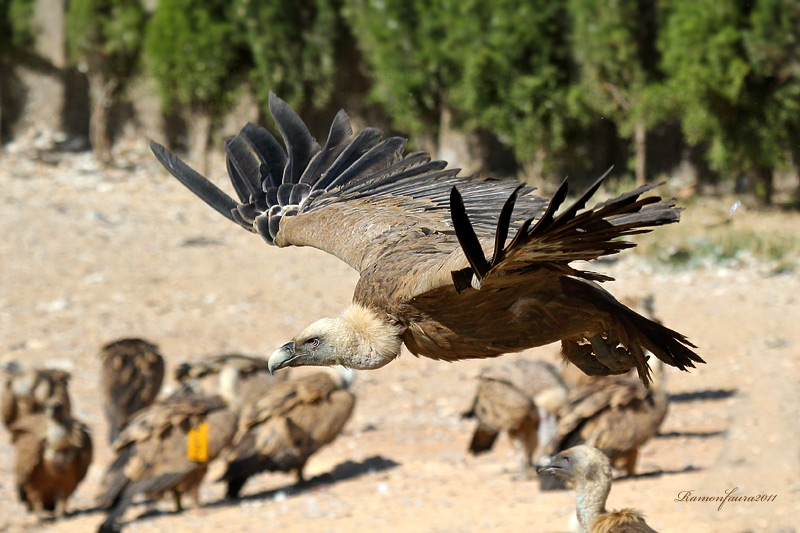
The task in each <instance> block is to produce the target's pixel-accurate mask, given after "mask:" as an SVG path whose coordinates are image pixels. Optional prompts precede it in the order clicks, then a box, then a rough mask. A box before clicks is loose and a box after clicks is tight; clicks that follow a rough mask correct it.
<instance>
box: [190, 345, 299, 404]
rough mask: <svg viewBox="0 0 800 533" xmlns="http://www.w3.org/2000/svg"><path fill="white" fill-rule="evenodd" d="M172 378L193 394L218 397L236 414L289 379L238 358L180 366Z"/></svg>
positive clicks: (223, 357) (251, 359)
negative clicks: (192, 391)
mask: <svg viewBox="0 0 800 533" xmlns="http://www.w3.org/2000/svg"><path fill="white" fill-rule="evenodd" d="M174 375H175V380H176V381H177V382H178V383H181V384H183V385H188V386H189V387H190V388H191V389H192V390H194V391H196V392H199V393H202V394H206V395H209V396H213V395H215V394H218V395H220V396H222V397H223V398H225V400H226V401H227V402H228V406H229V408H231V409H234V410H237V411H238V410H240V409H241V408H242V406H243V405H244V404H248V403H253V402H255V401H256V400H257V399H258V398H260V397H261V395H262V394H263V393H264V392H265V391H266V390H267V389H269V388H270V387H272V386H273V385H274V384H276V383H278V382H281V381H285V380H286V379H287V378H288V377H289V375H288V373H279V374H276V375H273V374H271V373H270V371H269V365H268V363H267V361H265V360H264V359H259V358H257V357H248V356H246V355H238V354H228V355H217V356H213V357H208V358H206V359H202V360H199V361H192V362H186V363H181V364H180V365H178V367H177V368H176V369H175V374H174Z"/></svg>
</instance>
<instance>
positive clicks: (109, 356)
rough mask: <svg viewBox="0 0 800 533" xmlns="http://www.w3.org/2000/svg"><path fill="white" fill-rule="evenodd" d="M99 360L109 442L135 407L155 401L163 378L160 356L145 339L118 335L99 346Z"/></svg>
mask: <svg viewBox="0 0 800 533" xmlns="http://www.w3.org/2000/svg"><path fill="white" fill-rule="evenodd" d="M100 360H101V362H102V373H101V386H102V391H103V399H104V402H105V404H104V406H105V412H106V418H108V425H109V442H113V441H114V439H116V438H117V435H119V432H120V431H121V430H122V429H123V428H124V427H125V426H126V425H127V424H128V421H129V420H130V418H131V417H132V416H133V415H134V414H135V413H136V412H137V411H139V410H140V409H143V408H145V407H147V406H148V405H150V404H152V403H153V402H154V401H155V399H156V396H157V395H158V391H159V390H161V384H162V382H163V381H164V358H163V357H162V356H161V354H160V353H159V352H158V347H157V346H155V345H154V344H151V343H149V342H147V341H145V340H142V339H119V340H117V341H114V342H111V343H109V344H107V345H105V346H103V348H102V349H101V350H100Z"/></svg>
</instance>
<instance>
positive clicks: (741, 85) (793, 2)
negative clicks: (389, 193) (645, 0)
mask: <svg viewBox="0 0 800 533" xmlns="http://www.w3.org/2000/svg"><path fill="white" fill-rule="evenodd" d="M798 27H800V7H799V6H798V1H797V0H760V1H758V2H715V1H713V0H673V1H672V2H670V3H669V9H668V11H667V17H666V21H665V26H664V31H663V32H662V35H661V38H660V47H661V50H662V53H663V67H664V70H665V72H666V73H667V74H668V75H669V77H670V79H669V85H670V87H671V92H672V93H673V94H674V95H675V98H676V99H677V101H678V102H679V105H680V115H681V117H682V127H683V130H684V133H685V135H686V137H687V139H688V140H689V142H692V143H705V144H707V145H708V146H709V150H708V159H709V163H710V164H711V165H712V167H713V168H715V169H717V170H719V171H721V172H723V173H727V174H728V175H730V176H732V177H738V176H739V175H741V174H743V175H744V176H746V177H747V178H748V179H749V182H750V184H751V188H752V190H753V191H754V192H755V193H756V194H757V196H758V197H759V198H761V199H762V200H763V201H764V202H766V203H770V202H771V201H772V193H773V171H774V169H775V168H778V167H780V166H783V165H784V164H785V163H786V157H785V153H786V150H787V149H788V148H790V145H791V144H794V143H796V142H797V140H796V137H795V138H791V135H792V132H795V133H796V132H797V131H798V127H797V123H798V122H797V121H798V113H797V111H798V105H800V103H799V102H800V98H799V96H800V88H799V87H798V76H797V74H798V59H797V58H798V57H799V56H798V52H799V51H800V48H799V47H798V35H797V28H798Z"/></svg>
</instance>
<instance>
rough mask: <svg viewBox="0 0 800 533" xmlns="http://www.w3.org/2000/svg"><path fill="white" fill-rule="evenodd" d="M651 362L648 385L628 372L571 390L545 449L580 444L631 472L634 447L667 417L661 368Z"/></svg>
mask: <svg viewBox="0 0 800 533" xmlns="http://www.w3.org/2000/svg"><path fill="white" fill-rule="evenodd" d="M656 365H657V369H656V372H655V379H654V380H653V384H652V385H651V386H650V387H649V388H645V387H644V386H643V385H642V384H641V383H640V382H639V381H637V380H636V379H634V377H633V376H612V377H607V378H603V379H598V380H596V381H593V382H591V383H588V384H586V385H582V386H579V387H577V388H575V389H573V390H571V391H570V396H569V401H568V403H567V404H566V405H565V406H564V407H563V408H562V410H561V412H560V417H559V422H558V428H557V430H556V434H555V436H554V437H553V439H552V440H551V441H550V442H549V443H548V445H547V446H546V447H545V453H548V454H554V453H556V452H558V451H561V450H566V449H567V448H571V447H573V446H577V445H579V444H586V445H589V446H593V447H595V448H599V449H600V450H601V451H602V452H603V453H605V454H606V455H607V456H608V457H609V458H610V460H611V461H612V463H613V464H614V466H616V467H618V468H620V469H622V470H623V471H624V472H625V473H626V474H627V475H632V474H634V473H635V471H636V459H637V457H638V454H639V448H640V447H641V446H642V445H644V443H645V442H647V441H648V440H650V439H651V438H652V437H653V436H654V435H655V434H656V433H657V432H658V430H659V428H660V427H661V424H662V423H663V422H664V418H665V417H666V416H667V406H668V399H667V391H666V388H665V376H664V367H663V365H661V364H660V362H657V363H656ZM543 488H545V489H547V488H563V487H558V486H552V485H549V486H547V487H543Z"/></svg>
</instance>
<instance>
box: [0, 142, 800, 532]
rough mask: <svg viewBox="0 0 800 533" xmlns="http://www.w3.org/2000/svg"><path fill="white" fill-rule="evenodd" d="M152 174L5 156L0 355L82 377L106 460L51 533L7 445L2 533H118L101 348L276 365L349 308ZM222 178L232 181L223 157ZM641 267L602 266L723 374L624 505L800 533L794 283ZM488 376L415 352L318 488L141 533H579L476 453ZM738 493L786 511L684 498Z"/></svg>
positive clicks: (252, 493)
mask: <svg viewBox="0 0 800 533" xmlns="http://www.w3.org/2000/svg"><path fill="white" fill-rule="evenodd" d="M48 160H49V162H48ZM134 160H135V161H136V162H137V164H132V165H130V166H129V167H128V168H126V169H115V170H111V171H100V170H99V169H98V168H96V166H95V165H94V163H93V161H92V159H91V157H90V156H89V155H79V156H70V157H68V158H64V159H58V158H52V157H50V156H48V157H46V158H45V161H42V160H41V159H40V160H36V159H34V158H32V156H31V154H30V153H27V152H23V153H9V151H8V150H7V151H6V152H5V153H3V154H2V155H0V184H2V194H0V235H2V239H0V279H2V286H1V288H0V352H1V353H0V358H4V359H8V358H16V359H22V360H29V361H37V362H40V363H54V362H55V363H60V364H64V363H67V364H69V365H70V366H71V369H72V372H73V379H72V383H71V391H72V395H73V404H74V406H75V413H76V414H77V415H78V416H79V417H80V418H82V419H83V420H84V421H86V422H87V423H88V424H89V425H90V426H91V428H92V430H93V435H94V441H95V449H96V453H95V461H94V464H93V465H92V468H91V470H90V472H89V475H88V477H87V479H86V480H85V481H84V483H83V484H82V485H81V486H80V487H79V488H78V490H77V492H76V493H75V494H74V495H73V497H72V499H71V508H72V509H73V511H74V514H73V515H72V516H70V517H69V518H67V519H65V520H63V521H59V522H56V523H51V524H45V525H42V526H38V525H36V523H35V521H34V520H33V519H32V517H30V516H28V515H27V514H26V512H25V511H24V509H23V507H22V505H20V504H19V503H18V502H17V501H16V498H15V494H14V491H13V457H14V455H13V449H12V447H11V446H10V444H9V439H8V435H7V433H5V432H3V433H4V435H3V436H2V437H0V505H2V508H3V512H1V513H0V530H4V531H21V530H33V531H63V532H67V531H69V532H72V531H93V530H94V529H95V528H96V527H97V525H98V524H99V523H100V522H101V521H102V519H103V515H102V514H101V513H99V512H96V511H94V510H93V497H94V494H95V491H96V488H97V485H98V480H99V478H100V476H101V474H102V471H103V470H104V468H105V467H106V465H107V464H108V463H109V461H110V459H111V457H110V451H109V448H108V445H107V442H106V438H105V437H106V434H107V427H106V423H105V420H104V418H103V416H102V406H101V401H100V398H99V396H98V393H99V392H98V383H99V362H98V359H97V355H96V354H97V351H98V348H99V346H100V345H102V344H104V343H106V342H108V341H110V340H112V339H115V338H118V337H123V336H142V337H145V338H147V339H150V340H152V341H154V342H157V343H158V344H159V345H160V346H161V349H162V352H163V353H164V354H165V355H166V357H167V359H168V365H169V367H170V368H172V367H174V366H175V365H177V364H178V363H180V362H181V361H183V360H186V359H191V358H196V357H199V356H202V355H210V354H218V353H224V352H231V351H238V352H243V353H249V354H268V353H270V352H271V351H272V350H273V349H274V348H275V347H277V346H280V345H281V344H283V343H284V342H286V341H288V340H289V339H290V338H291V337H292V336H293V334H294V333H295V332H296V331H298V330H299V329H300V328H301V327H302V326H304V325H306V324H307V323H309V322H311V321H312V320H315V319H316V318H319V317H321V316H325V315H333V314H336V313H338V312H339V310H341V309H342V308H343V307H344V306H346V305H347V303H348V301H349V299H350V296H351V292H352V289H353V286H354V284H355V282H356V273H355V272H352V271H351V270H350V269H349V267H347V266H346V265H345V264H344V263H341V262H339V261H338V260H337V259H335V258H333V257H331V256H327V255H326V254H324V253H322V252H318V251H316V250H312V249H284V250H282V249H278V248H274V247H269V246H266V245H265V244H263V243H262V242H261V240H260V239H259V238H258V237H257V236H254V235H251V234H248V233H246V232H244V231H241V230H240V229H239V228H237V227H235V226H234V225H232V224H230V223H228V222H227V221H225V220H223V219H222V218H221V217H219V215H217V214H216V213H214V212H213V211H212V210H211V209H209V208H208V207H206V206H205V205H204V204H202V203H201V202H200V201H198V200H196V199H195V198H193V197H192V196H191V194H190V193H189V192H188V191H186V190H184V189H183V188H182V187H181V186H180V185H179V184H178V183H177V182H176V181H174V180H173V179H171V178H168V177H167V175H166V173H165V172H164V171H163V170H162V169H160V168H159V167H158V166H157V163H155V162H154V160H152V159H150V158H149V157H142V156H141V155H140V156H137V157H136V158H134ZM211 168H212V169H216V172H215V175H216V176H217V177H218V178H219V182H220V183H222V182H223V181H225V179H224V171H223V170H222V169H223V168H224V167H223V166H222V165H221V164H220V163H219V161H216V162H215V163H213V164H212V165H211ZM697 209H700V208H699V207H698V208H697ZM686 216H687V217H690V216H691V211H689V212H687V214H686ZM790 220H792V221H793V222H794V223H795V224H797V223H798V222H800V218H792V219H790ZM797 227H800V224H798V226H797ZM660 231H661V230H660ZM663 231H668V229H667V228H665V229H664V230H663ZM645 238H657V236H656V235H650V236H647V237H645ZM628 255H629V257H627V258H626V259H624V260H622V261H620V262H617V263H616V264H609V265H603V266H602V267H601V268H602V270H604V271H606V272H608V273H610V274H612V275H614V276H616V277H617V278H618V279H619V281H617V282H615V283H614V284H613V285H612V287H611V288H612V290H613V291H614V292H615V293H616V294H617V295H618V296H625V295H637V294H641V293H643V292H652V293H654V295H655V297H656V304H657V311H658V315H659V316H660V317H661V318H662V319H663V320H664V322H665V323H666V324H667V325H668V326H670V327H672V328H674V329H677V330H679V331H681V332H683V333H685V334H687V335H688V336H689V337H690V338H691V339H692V340H693V341H694V342H695V343H696V344H697V345H698V346H700V352H701V354H702V355H703V357H705V358H706V360H707V361H708V363H709V364H708V365H705V366H702V367H701V368H699V369H697V370H696V371H693V372H692V373H689V374H687V373H681V372H678V371H670V372H669V374H668V380H669V381H668V389H669V391H670V394H671V395H672V400H673V401H672V404H671V406H670V411H669V415H668V417H667V419H666V421H665V423H664V426H663V427H662V429H661V434H660V435H659V436H658V437H657V438H655V439H653V440H652V441H650V442H649V443H648V444H647V445H646V446H645V447H644V449H643V451H642V454H641V455H640V463H639V465H640V468H639V469H640V474H639V475H637V476H635V477H633V478H629V479H620V480H618V481H617V482H615V484H614V487H613V490H612V492H611V497H610V500H609V506H610V507H611V508H618V507H635V508H638V509H641V510H642V511H644V512H645V514H646V516H647V518H648V521H649V523H650V524H651V525H652V526H653V527H654V528H655V529H656V530H658V531H666V532H668V531H672V532H678V531H691V532H725V533H727V532H745V531H752V532H762V531H763V532H774V533H777V532H781V533H789V532H794V531H796V530H797V529H796V528H798V527H800V503H798V502H800V464H798V462H799V461H800V447H799V446H798V443H797V442H798V440H797V438H798V436H799V435H800V409H799V408H798V406H800V401H798V400H799V399H800V398H799V397H800V387H798V384H799V383H800V371H799V367H800V327H798V324H800V302H799V301H798V298H799V297H798V293H799V290H800V280H799V279H798V277H797V275H795V274H781V275H769V274H768V270H767V269H764V268H761V267H759V266H758V265H739V266H738V267H736V268H704V269H698V270H693V271H685V270H684V271H670V270H668V269H666V268H664V267H653V266H651V265H650V264H649V263H647V262H645V261H644V260H642V259H640V258H638V257H636V256H633V255H632V254H628ZM520 356H524V357H542V358H547V359H550V360H556V358H557V349H556V347H554V346H548V347H544V348H541V349H537V350H532V351H530V352H526V353H524V354H521V355H509V356H507V357H520ZM485 364H486V363H485V362H481V361H474V362H463V363H456V364H447V363H437V362H433V361H429V360H425V359H417V358H415V357H413V356H411V355H409V354H405V355H404V356H403V357H401V358H400V359H399V360H397V361H395V362H393V363H392V364H390V365H389V366H387V367H385V368H383V369H381V370H378V371H372V372H361V373H359V375H358V378H357V381H356V384H355V385H354V390H355V392H356V394H357V396H358V403H357V406H356V413H355V415H354V416H353V418H352V419H351V421H350V422H349V423H348V425H347V426H346V428H345V432H344V434H343V435H342V436H341V437H340V438H339V439H338V440H337V441H336V442H335V443H334V444H333V445H331V446H330V447H328V448H326V449H324V450H323V451H321V452H320V453H319V454H318V455H316V456H314V457H313V458H312V460H311V461H310V463H309V465H308V469H307V474H308V475H309V476H310V477H312V476H317V477H316V478H315V479H314V480H313V482H312V483H310V485H309V487H308V488H306V489H304V490H297V489H295V488H293V487H292V483H293V479H292V478H291V477H289V476H285V475H269V474H265V475H261V476H258V477H256V478H253V479H252V480H251V481H250V482H249V483H248V485H247V486H246V487H245V489H244V494H245V496H244V498H243V500H242V501H241V502H228V501H224V500H222V496H223V486H222V485H221V484H215V483H213V482H211V478H209V479H207V481H206V483H205V484H204V487H203V489H202V492H201V495H202V497H203V500H204V502H205V505H203V506H202V507H201V508H200V509H190V510H188V511H186V512H184V513H182V514H175V513H173V512H172V505H171V502H169V501H163V502H161V503H160V504H159V505H158V507H157V509H156V510H151V511H147V510H146V508H145V507H144V506H135V507H134V508H133V509H131V510H129V512H128V514H127V515H126V520H127V521H129V523H128V525H127V529H128V530H129V531H132V532H133V531H169V532H171V533H177V532H183V531H187V532H199V531H225V532H236V531H303V532H305V531H319V532H350V531H408V532H412V531H418V532H476V531H481V532H484V531H498V532H506V531H508V532H511V531H535V532H551V531H565V530H566V527H567V523H568V521H569V517H570V515H571V514H572V513H573V510H574V499H573V498H574V496H573V494H571V493H568V492H562V493H540V492H539V490H538V486H537V484H536V483H535V482H531V481H513V480H512V479H511V472H512V471H513V470H514V468H515V466H516V461H515V457H514V455H513V450H512V447H511V445H510V444H509V442H508V441H507V440H506V439H505V438H503V439H501V441H500V442H499V444H498V445H497V446H496V448H495V450H494V451H493V452H492V453H490V454H486V455H483V456H480V457H477V458H476V457H472V456H470V455H468V454H467V453H466V448H467V444H468V442H469V438H470V435H471V431H472V429H473V426H472V422H470V421H465V420H461V419H460V417H459V414H460V412H461V411H462V410H463V409H464V407H465V406H466V405H467V404H468V403H469V401H470V398H471V395H472V394H473V393H474V389H475V381H474V377H475V376H476V375H477V373H478V371H479V370H480V369H481V367H482V366H484V365H485ZM734 487H735V488H737V489H738V490H737V494H740V495H748V496H753V495H759V494H774V495H777V497H776V498H775V500H774V501H772V502H762V503H753V502H750V503H742V502H735V503H734V502H728V503H726V504H725V505H724V506H723V507H722V508H721V509H718V508H717V506H718V504H716V503H707V502H706V503H699V502H678V501H676V499H678V494H679V493H680V492H682V491H687V490H693V491H694V494H695V495H706V496H721V495H723V494H724V492H725V491H728V490H730V489H733V488H734ZM142 515H144V516H142ZM137 518H138V519H137Z"/></svg>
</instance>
